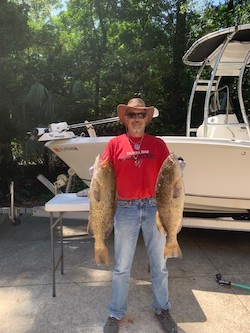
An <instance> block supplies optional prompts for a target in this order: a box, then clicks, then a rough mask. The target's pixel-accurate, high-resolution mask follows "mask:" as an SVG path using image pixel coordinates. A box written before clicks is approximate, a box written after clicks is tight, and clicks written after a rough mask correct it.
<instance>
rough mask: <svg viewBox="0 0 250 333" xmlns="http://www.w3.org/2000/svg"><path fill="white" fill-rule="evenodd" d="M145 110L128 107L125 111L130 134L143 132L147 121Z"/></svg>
mask: <svg viewBox="0 0 250 333" xmlns="http://www.w3.org/2000/svg"><path fill="white" fill-rule="evenodd" d="M147 118H148V117H147V112H146V111H145V110H138V109H130V110H129V111H127V113H126V120H127V127H128V132H129V133H130V134H141V135H142V134H143V133H144V131H145V126H146V123H147Z"/></svg>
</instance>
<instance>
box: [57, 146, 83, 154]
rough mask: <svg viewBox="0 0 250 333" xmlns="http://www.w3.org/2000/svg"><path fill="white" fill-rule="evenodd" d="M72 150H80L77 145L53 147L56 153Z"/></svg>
mask: <svg viewBox="0 0 250 333" xmlns="http://www.w3.org/2000/svg"><path fill="white" fill-rule="evenodd" d="M71 150H78V148H76V147H62V148H59V147H54V148H53V151H54V152H55V153H60V152H62V151H71Z"/></svg>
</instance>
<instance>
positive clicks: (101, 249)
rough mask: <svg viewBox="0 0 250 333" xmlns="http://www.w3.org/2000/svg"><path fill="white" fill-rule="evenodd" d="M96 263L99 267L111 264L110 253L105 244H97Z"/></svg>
mask: <svg viewBox="0 0 250 333" xmlns="http://www.w3.org/2000/svg"><path fill="white" fill-rule="evenodd" d="M95 262H96V264H97V265H99V264H105V265H108V264H109V262H110V260H109V251H108V248H107V246H106V244H105V243H104V242H98V243H97V242H95Z"/></svg>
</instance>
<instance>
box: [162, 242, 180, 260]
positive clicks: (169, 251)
mask: <svg viewBox="0 0 250 333" xmlns="http://www.w3.org/2000/svg"><path fill="white" fill-rule="evenodd" d="M164 258H165V259H166V258H182V252H181V248H180V246H179V243H178V241H177V239H176V240H175V241H172V242H168V241H167V240H166V243H165V247H164Z"/></svg>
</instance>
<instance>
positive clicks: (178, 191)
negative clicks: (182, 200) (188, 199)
mask: <svg viewBox="0 0 250 333" xmlns="http://www.w3.org/2000/svg"><path fill="white" fill-rule="evenodd" d="M180 194H181V191H180V189H179V188H178V186H176V185H175V186H174V191H173V198H174V199H176V198H179V196H180Z"/></svg>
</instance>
